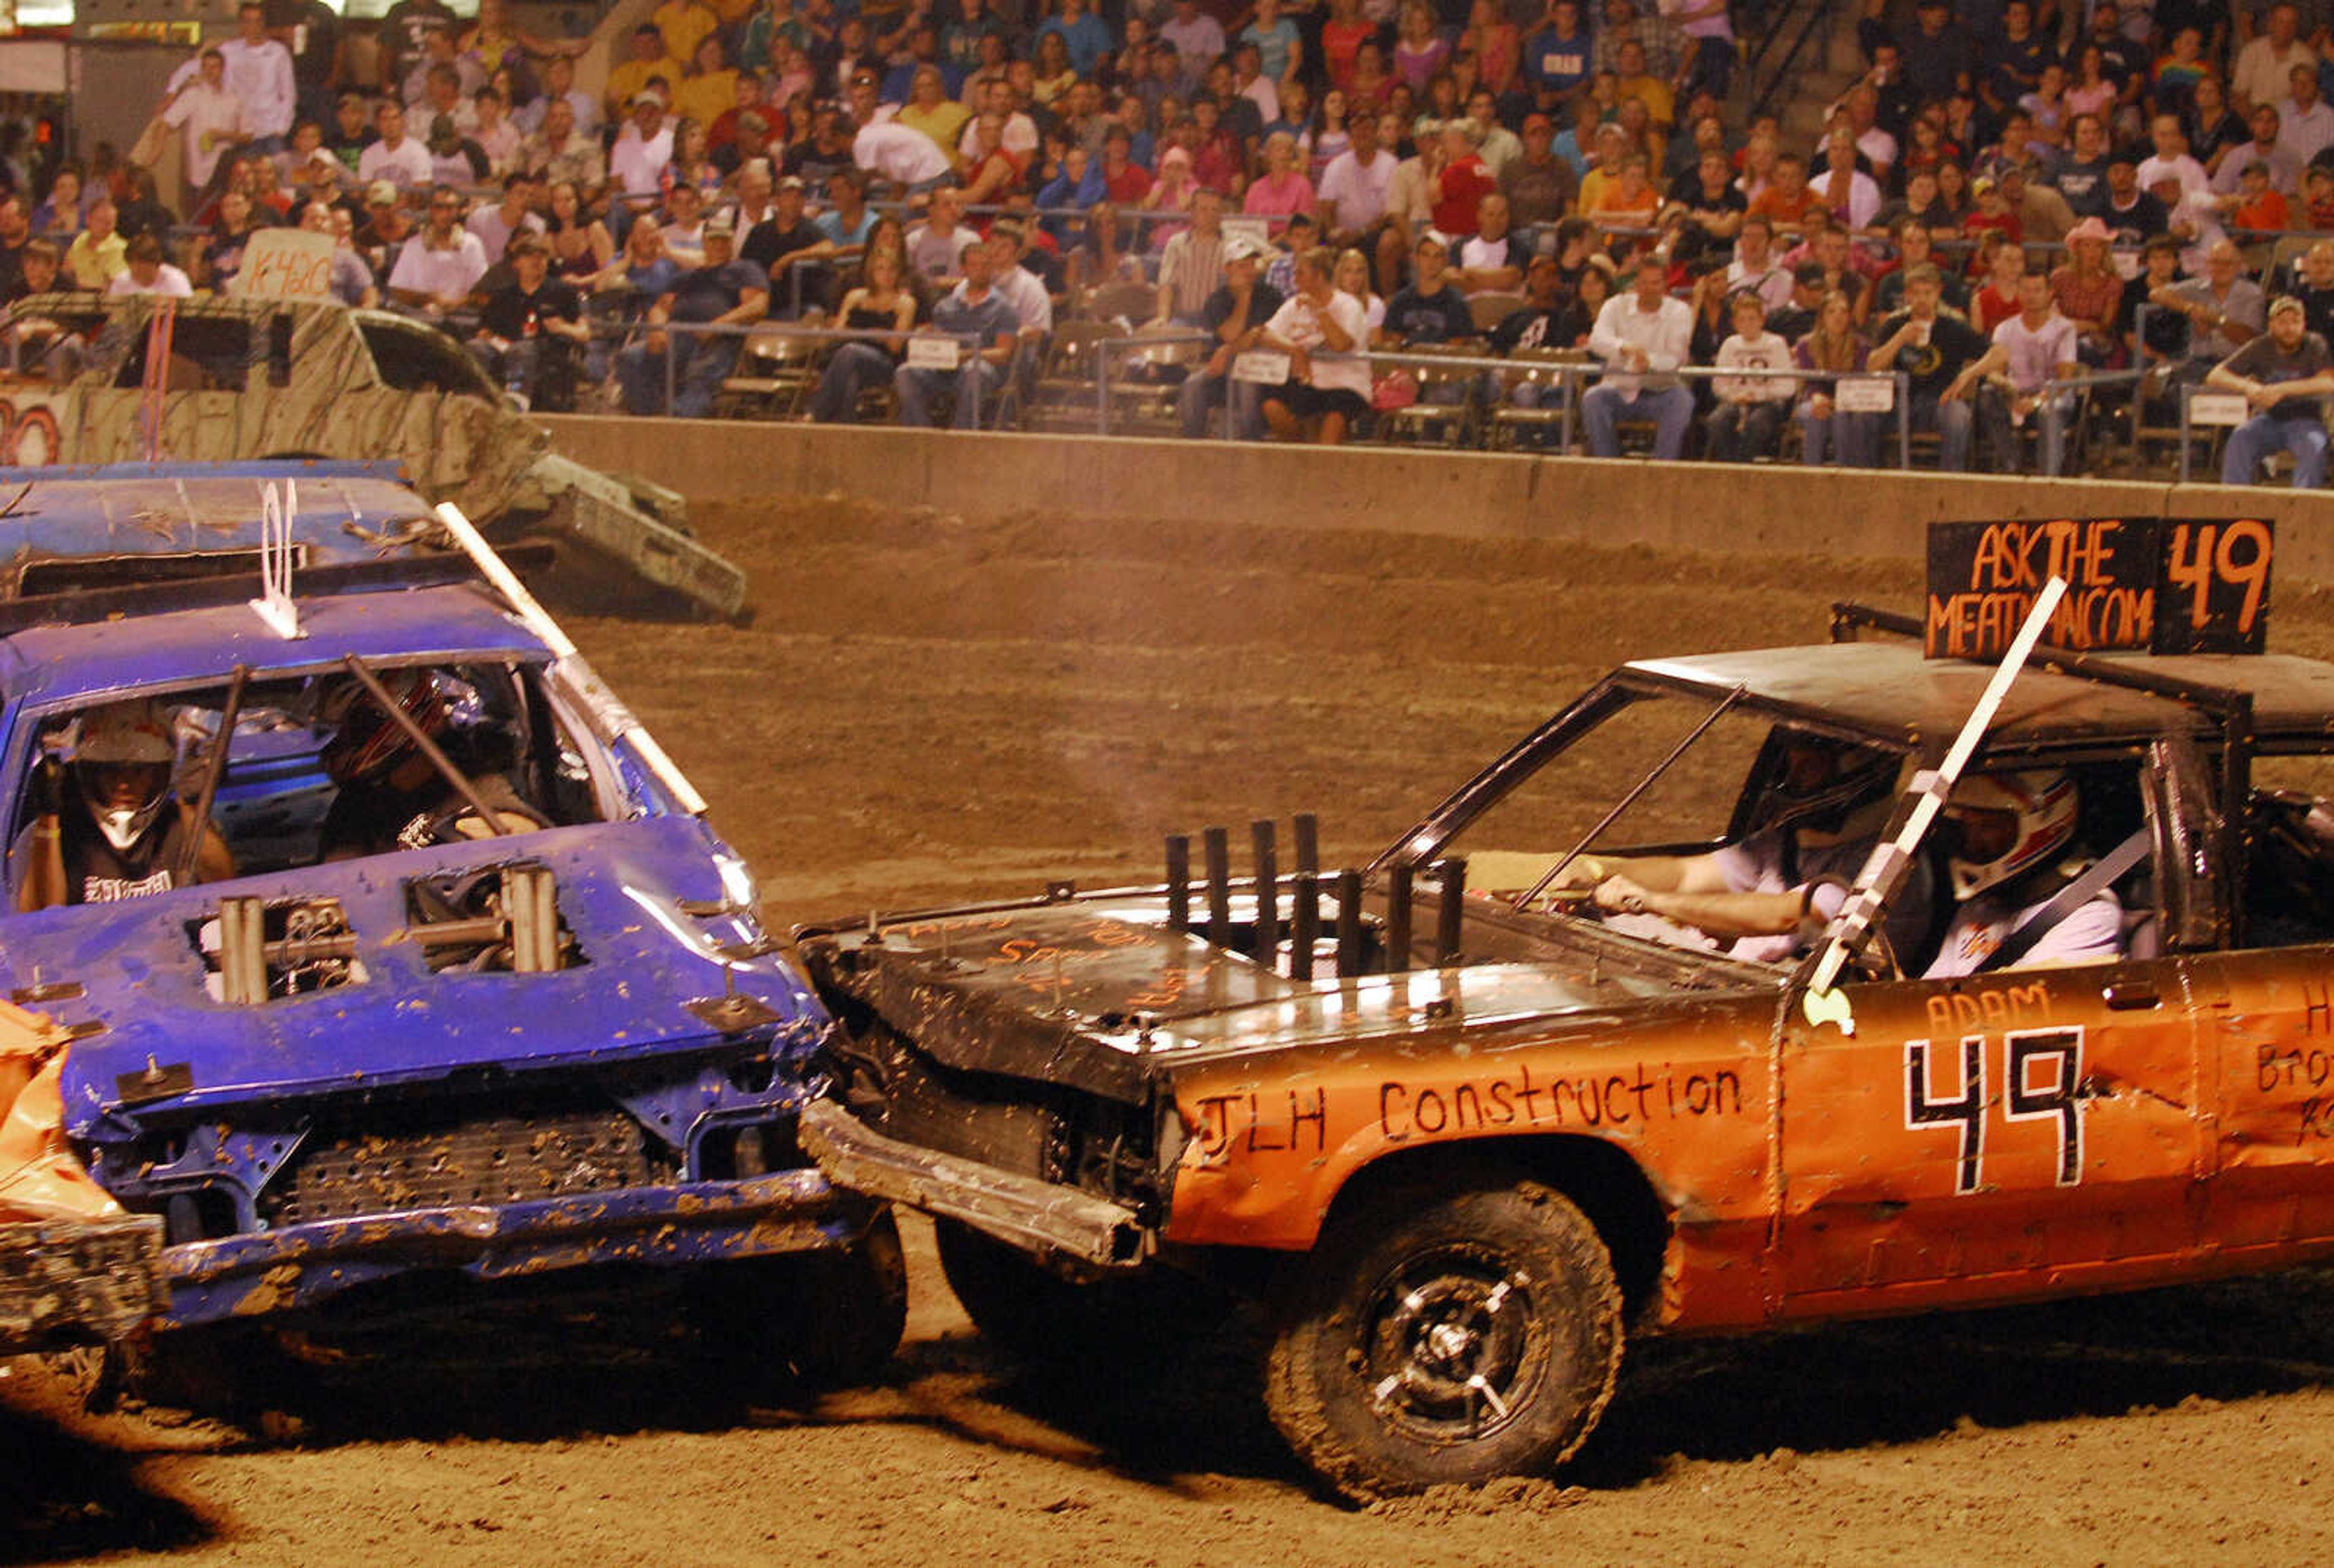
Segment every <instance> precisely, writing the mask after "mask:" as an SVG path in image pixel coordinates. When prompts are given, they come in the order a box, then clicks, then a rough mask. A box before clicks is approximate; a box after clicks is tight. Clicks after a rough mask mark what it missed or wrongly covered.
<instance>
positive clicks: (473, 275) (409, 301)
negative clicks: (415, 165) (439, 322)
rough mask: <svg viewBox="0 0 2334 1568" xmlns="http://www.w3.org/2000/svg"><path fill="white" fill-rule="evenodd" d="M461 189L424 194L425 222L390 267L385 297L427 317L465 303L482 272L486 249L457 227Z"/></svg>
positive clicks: (433, 191)
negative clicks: (387, 289) (425, 195)
mask: <svg viewBox="0 0 2334 1568" xmlns="http://www.w3.org/2000/svg"><path fill="white" fill-rule="evenodd" d="M462 207H463V202H462V193H461V192H460V191H458V190H456V189H455V188H453V187H452V186H450V185H441V186H439V187H438V188H436V189H435V190H432V191H431V192H430V193H429V219H428V221H427V222H426V223H424V224H423V226H422V229H421V232H420V234H418V235H416V236H413V238H411V239H410V240H408V241H406V243H405V245H404V246H403V248H401V249H400V251H399V252H398V253H397V261H396V263H395V265H392V266H391V269H390V274H389V297H390V298H391V299H392V300H394V301H396V302H397V303H399V304H400V305H403V306H405V307H406V308H407V309H409V310H416V311H420V312H421V313H424V314H426V315H430V316H440V315H444V314H445V313H447V312H448V311H458V310H460V309H461V308H462V307H463V306H464V305H466V304H468V303H469V299H470V295H471V293H472V292H473V291H474V290H476V289H477V286H478V280H479V279H480V278H482V277H484V276H486V274H487V247H486V246H485V245H481V244H479V243H478V236H477V235H474V234H472V233H471V232H470V231H469V230H468V229H466V228H464V227H463V226H462Z"/></svg>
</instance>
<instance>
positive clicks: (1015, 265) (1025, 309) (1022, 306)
mask: <svg viewBox="0 0 2334 1568" xmlns="http://www.w3.org/2000/svg"><path fill="white" fill-rule="evenodd" d="M1029 254H1030V253H1029V248H1028V234H1027V231H1026V230H1025V229H1024V228H1023V227H1022V226H1021V223H1020V220H1019V219H1018V218H1010V217H1000V218H998V220H997V221H996V222H995V223H992V224H990V225H989V261H990V263H991V266H990V271H991V273H992V274H993V275H994V283H993V285H992V286H994V287H995V289H996V290H997V292H998V293H1000V294H1003V295H1004V296H1005V303H1008V304H1009V305H1011V306H1012V307H1013V319H1014V323H1015V330H1016V331H1017V332H1018V333H1019V335H1020V338H1021V341H1023V342H1025V343H1027V344H1028V345H1029V346H1030V347H1031V348H1032V349H1033V350H1035V349H1036V348H1037V346H1038V345H1039V344H1040V343H1042V342H1043V341H1045V339H1046V337H1047V336H1049V335H1050V334H1051V333H1052V332H1053V330H1054V302H1053V300H1052V298H1051V297H1050V296H1049V295H1048V294H1047V293H1046V284H1045V283H1044V281H1043V280H1042V279H1040V278H1039V277H1038V276H1037V274H1036V273H1034V272H1032V271H1030V269H1029V267H1028V266H1027V265H1026V264H1027V260H1028V257H1029Z"/></svg>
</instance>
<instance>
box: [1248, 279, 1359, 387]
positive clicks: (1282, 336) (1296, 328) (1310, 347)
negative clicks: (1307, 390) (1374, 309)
mask: <svg viewBox="0 0 2334 1568" xmlns="http://www.w3.org/2000/svg"><path fill="white" fill-rule="evenodd" d="M1318 308H1319V309H1321V310H1326V311H1327V312H1328V313H1329V315H1330V318H1331V319H1332V320H1333V321H1335V322H1336V323H1337V326H1338V329H1339V330H1340V331H1342V332H1344V333H1345V335H1346V336H1347V337H1349V338H1351V339H1352V340H1353V341H1354V348H1353V356H1352V357H1351V358H1347V357H1345V356H1344V355H1336V356H1333V357H1328V358H1323V359H1316V360H1315V361H1313V385H1314V387H1315V388H1316V390H1320V391H1324V392H1337V391H1345V392H1352V393H1354V394H1355V395H1356V396H1358V397H1362V398H1365V399H1366V398H1367V397H1368V396H1369V395H1370V362H1369V361H1367V360H1365V359H1363V358H1362V357H1361V353H1362V351H1363V349H1364V348H1365V347H1366V346H1367V340H1368V337H1369V331H1370V327H1369V318H1368V316H1367V315H1366V314H1365V313H1364V312H1363V310H1362V302H1361V301H1359V300H1357V299H1355V297H1354V296H1353V295H1351V294H1349V293H1346V292H1345V290H1343V289H1337V290H1336V291H1334V292H1332V293H1331V294H1330V295H1329V303H1327V304H1326V305H1324V306H1320V307H1318ZM1315 311H1316V307H1315V305H1314V303H1313V302H1312V301H1310V300H1308V299H1307V298H1306V297H1305V296H1304V295H1303V294H1298V295H1297V297H1296V298H1295V299H1293V300H1290V301H1288V302H1287V303H1284V304H1283V305H1282V306H1281V307H1280V308H1279V309H1278V310H1277V311H1275V312H1273V313H1272V319H1271V320H1270V321H1268V322H1265V323H1264V330H1265V331H1266V332H1270V333H1271V334H1272V335H1273V336H1274V337H1276V338H1278V339H1279V340H1280V341H1282V342H1284V343H1291V344H1294V345H1295V346H1297V348H1300V349H1303V350H1305V351H1307V353H1315V352H1319V351H1321V344H1322V343H1323V341H1326V337H1327V334H1326V332H1323V331H1322V330H1321V323H1320V322H1319V321H1318V320H1317V319H1316V314H1315Z"/></svg>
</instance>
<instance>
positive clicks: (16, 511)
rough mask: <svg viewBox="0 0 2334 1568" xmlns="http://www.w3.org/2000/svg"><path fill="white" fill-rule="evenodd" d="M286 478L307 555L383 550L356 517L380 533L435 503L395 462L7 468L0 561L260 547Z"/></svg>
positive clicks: (317, 558)
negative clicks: (267, 500) (268, 512)
mask: <svg viewBox="0 0 2334 1568" xmlns="http://www.w3.org/2000/svg"><path fill="white" fill-rule="evenodd" d="M287 481H288V482H289V494H290V495H291V498H292V500H293V502H294V505H295V508H296V509H295V511H294V515H293V516H292V519H291V531H292V537H293V538H294V540H295V541H297V542H298V543H299V544H302V545H303V546H304V548H305V558H306V560H307V561H309V562H310V563H318V564H321V563H325V562H330V561H366V560H376V559H379V558H380V556H381V551H379V550H377V549H375V548H374V547H373V545H372V544H371V543H370V542H369V541H368V540H367V539H366V538H365V537H364V536H363V535H362V534H358V533H355V532H352V527H351V525H352V524H354V525H355V527H357V528H362V529H363V530H366V531H367V532H369V533H372V534H379V533H382V532H386V531H389V530H391V529H393V528H395V527H396V526H397V525H398V524H404V523H407V522H410V521H411V520H412V519H415V518H427V517H428V516H429V503H428V502H427V501H425V500H423V499H422V498H421V497H420V495H417V494H416V493H415V492H414V490H413V488H412V486H411V485H410V483H408V482H407V480H406V478H405V476H404V475H403V473H402V471H401V470H400V467H398V465H396V464H394V463H333V462H323V461H292V462H286V461H283V460H273V461H265V462H249V463H111V464H103V465H99V466H94V467H50V468H0V500H5V503H6V505H5V506H4V507H0V566H5V567H8V568H10V569H11V570H12V571H13V569H15V568H19V567H21V566H23V565H24V564H25V563H29V562H33V561H40V560H57V559H77V558H88V557H94V556H111V555H174V556H192V555H201V554H227V553H236V552H246V551H251V550H256V548H258V546H259V543H260V516H261V512H262V507H263V505H264V497H265V493H266V491H267V489H268V487H269V486H276V487H277V488H278V490H279V492H281V491H282V490H283V488H284V486H285V483H286V482H287Z"/></svg>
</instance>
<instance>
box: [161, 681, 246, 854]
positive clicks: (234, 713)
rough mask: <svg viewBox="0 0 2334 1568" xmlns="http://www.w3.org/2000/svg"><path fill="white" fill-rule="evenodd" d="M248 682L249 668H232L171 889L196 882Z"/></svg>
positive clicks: (204, 761) (180, 848) (241, 714)
mask: <svg viewBox="0 0 2334 1568" xmlns="http://www.w3.org/2000/svg"><path fill="white" fill-rule="evenodd" d="M250 679H251V666H249V665H247V664H238V665H236V667H235V678H234V679H232V680H230V681H228V682H227V701H226V702H225V703H224V704H223V705H222V706H221V707H220V708H219V720H218V731H217V734H216V735H214V736H212V737H211V755H209V756H207V757H205V758H204V759H203V784H202V788H201V790H200V791H198V793H197V794H196V795H195V814H194V820H193V821H192V822H190V823H189V824H188V827H189V828H190V830H191V831H190V832H188V834H187V842H185V843H184V844H182V845H180V846H179V848H178V865H177V867H176V868H174V869H173V871H172V873H171V886H173V887H178V888H183V887H187V886H188V885H189V884H191V883H192V882H193V881H194V880H195V867H196V865H197V864H198V862H199V861H201V859H202V853H203V836H204V835H205V834H206V833H207V832H210V826H211V807H212V805H213V804H214V803H217V800H218V787H219V780H220V779H222V778H224V777H226V776H227V753H228V751H229V750H231V749H232V748H233V747H234V746H235V725H236V720H237V719H238V718H241V717H243V688H244V687H245V685H246V683H247V682H249V680H250Z"/></svg>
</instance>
